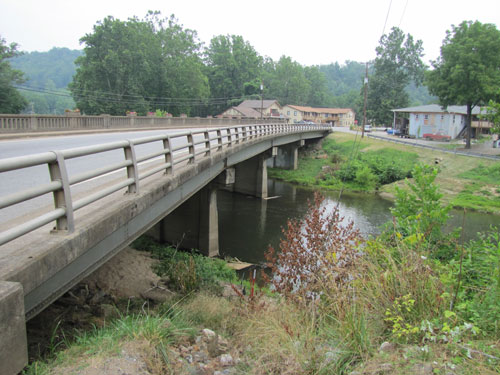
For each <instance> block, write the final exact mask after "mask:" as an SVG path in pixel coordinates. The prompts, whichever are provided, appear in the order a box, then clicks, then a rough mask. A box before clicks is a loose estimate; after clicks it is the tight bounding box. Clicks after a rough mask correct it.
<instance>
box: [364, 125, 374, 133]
mask: <svg viewBox="0 0 500 375" xmlns="http://www.w3.org/2000/svg"><path fill="white" fill-rule="evenodd" d="M371 131H372V126H371V125H365V133H369V132H371Z"/></svg>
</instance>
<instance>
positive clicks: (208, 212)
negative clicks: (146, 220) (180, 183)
mask: <svg viewBox="0 0 500 375" xmlns="http://www.w3.org/2000/svg"><path fill="white" fill-rule="evenodd" d="M150 233H151V234H152V235H153V236H154V237H156V238H157V239H158V240H159V241H160V242H165V243H171V244H173V245H174V246H177V245H178V246H179V248H182V249H197V250H199V251H200V252H201V253H202V254H204V255H206V256H209V257H214V256H217V255H219V219H218V214H217V188H216V187H215V186H212V185H209V186H206V187H204V188H203V189H201V190H200V191H199V192H197V193H196V194H195V195H193V196H192V197H191V198H190V199H188V200H187V201H186V202H184V203H183V204H182V205H180V206H179V207H178V208H176V209H175V210H174V211H173V212H172V213H170V214H169V215H168V216H166V217H165V218H164V219H163V220H161V221H160V222H159V223H158V224H157V227H156V228H154V229H153V231H152V232H150Z"/></svg>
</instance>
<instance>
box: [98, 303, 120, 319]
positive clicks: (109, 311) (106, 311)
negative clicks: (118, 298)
mask: <svg viewBox="0 0 500 375" xmlns="http://www.w3.org/2000/svg"><path fill="white" fill-rule="evenodd" d="M100 308H101V314H102V316H103V317H104V318H105V319H109V318H117V317H118V315H119V314H118V310H117V309H116V307H115V306H113V305H109V304H107V303H103V304H102V305H101V306H100Z"/></svg>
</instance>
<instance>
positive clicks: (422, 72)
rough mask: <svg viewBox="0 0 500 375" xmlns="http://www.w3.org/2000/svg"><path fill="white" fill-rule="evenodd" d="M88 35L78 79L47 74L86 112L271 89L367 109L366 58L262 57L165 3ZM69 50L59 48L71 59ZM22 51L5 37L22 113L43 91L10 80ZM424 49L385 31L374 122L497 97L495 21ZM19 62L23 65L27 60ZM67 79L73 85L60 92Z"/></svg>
mask: <svg viewBox="0 0 500 375" xmlns="http://www.w3.org/2000/svg"><path fill="white" fill-rule="evenodd" d="M80 41H81V43H82V44H84V46H85V47H84V50H83V53H78V54H79V56H78V57H77V58H76V60H74V55H72V56H73V61H74V65H73V66H72V68H73V69H75V67H76V70H71V69H63V68H61V69H56V70H57V71H59V72H60V73H61V74H62V75H65V77H68V73H69V72H72V71H74V72H75V73H74V75H73V76H72V80H71V82H69V79H68V78H66V80H65V79H64V78H63V79H60V78H61V77H59V79H56V78H54V79H53V80H46V81H45V83H44V90H45V91H44V92H45V93H47V92H48V93H51V94H52V95H56V96H59V97H64V96H66V98H65V99H66V100H71V99H73V100H74V102H75V103H76V104H75V105H76V106H77V107H78V108H79V109H80V110H81V111H82V112H83V113H86V114H101V113H108V114H111V115H123V114H125V113H127V112H128V111H130V112H136V113H138V114H145V113H146V112H149V111H156V110H161V111H164V112H168V113H171V114H173V115H179V114H181V113H185V114H187V115H189V116H207V115H217V114H219V113H221V112H222V111H223V110H225V109H227V108H228V107H229V106H231V105H237V104H239V103H240V102H241V101H242V100H244V99H260V98H261V96H263V97H264V98H265V99H277V100H278V101H279V102H280V104H282V105H286V104H295V105H308V106H314V107H344V108H346V107H348V108H353V109H354V110H355V112H356V114H357V117H358V119H359V118H362V114H363V113H362V112H363V110H362V109H363V90H364V86H363V82H364V75H365V68H366V67H365V64H362V63H359V62H354V61H347V62H346V63H345V64H344V65H339V64H338V63H333V64H329V65H318V66H302V65H301V64H299V63H298V62H296V61H294V60H293V59H292V58H291V57H288V56H282V57H281V58H279V59H278V60H273V59H271V58H269V57H263V56H261V55H260V54H259V53H258V52H257V51H256V50H255V49H254V47H253V46H252V45H251V44H250V43H249V42H248V41H245V40H244V39H243V37H241V36H238V35H219V36H215V37H214V38H212V40H211V41H210V43H209V45H208V46H204V45H203V44H202V43H201V42H200V40H199V39H198V36H197V33H196V31H194V30H191V29H187V28H184V27H183V26H182V25H181V24H179V22H178V20H177V19H176V18H175V17H174V16H173V15H172V16H171V17H168V18H163V17H162V16H161V14H160V13H159V12H149V13H148V14H147V15H146V17H144V18H143V19H139V18H137V17H133V18H129V19H128V20H126V21H122V20H119V19H115V18H113V17H107V18H105V19H104V20H102V21H98V22H97V23H96V24H95V25H94V28H93V31H92V32H91V33H89V34H86V35H85V36H83V37H82V38H81V40H80ZM68 51H69V50H65V49H55V50H53V51H51V53H53V54H58V55H59V56H63V57H64V58H65V59H71V57H69V56H71V53H68ZM69 52H71V51H69ZM18 55H19V53H18V52H17V46H16V45H15V44H11V45H10V46H7V45H6V44H5V41H4V40H2V39H1V38H0V85H2V87H4V86H5V87H6V89H2V90H0V92H1V93H2V97H0V112H3V113H8V112H11V113H12V112H19V111H20V110H22V109H23V108H25V107H26V104H27V101H26V99H25V97H26V96H28V95H35V93H31V94H26V93H25V94H24V95H25V97H23V96H20V95H18V93H17V91H16V90H14V89H13V88H12V84H17V85H19V84H21V83H23V82H24V80H25V77H24V76H23V74H22V73H21V72H20V71H19V70H17V69H13V68H12V67H11V66H10V65H9V63H10V61H13V62H15V61H16V59H14V60H13V57H16V56H18ZM30 55H31V54H30ZM31 57H32V58H34V57H36V56H31ZM422 57H423V44H422V41H420V40H414V39H413V37H412V36H411V35H410V34H405V33H404V32H403V31H402V30H401V29H399V28H393V29H391V31H390V32H389V33H387V34H385V35H383V36H382V37H381V39H380V41H379V45H378V46H377V48H376V58H375V59H374V60H373V61H371V62H369V63H368V67H367V69H368V84H367V85H368V86H367V91H368V95H367V98H368V100H367V119H368V121H369V122H370V123H373V124H376V125H390V124H391V123H392V112H391V109H394V108H402V107H407V106H409V105H410V104H411V105H420V104H429V103H435V102H438V103H440V104H442V105H450V104H456V105H467V107H468V109H469V111H468V112H469V113H470V110H471V109H472V108H473V107H474V106H477V105H484V104H487V103H488V102H489V101H490V100H493V103H496V102H498V101H499V99H500V98H499V96H500V95H499V93H498V87H499V86H500V31H498V30H497V29H496V27H495V26H494V25H492V24H484V25H483V24H481V23H480V22H478V21H476V22H471V21H464V22H462V23H461V24H460V25H458V26H454V25H452V28H451V30H449V31H448V32H447V36H446V38H445V40H444V41H443V46H442V48H441V55H440V56H439V57H438V58H437V59H436V60H435V61H432V69H429V67H427V66H426V65H425V64H424V63H423V62H422ZM17 59H20V58H19V57H18V58H17ZM27 60H29V59H27ZM63 60H64V59H63V58H61V59H60V61H63ZM14 65H15V64H14ZM27 65H29V64H24V70H25V71H26V70H27V69H26V66H27ZM40 65H41V66H43V64H40ZM17 68H19V69H23V64H22V63H21V62H20V61H18V64H17ZM54 68H57V66H53V67H46V68H43V69H40V68H39V71H38V72H32V71H31V72H29V77H30V80H31V81H32V82H34V83H38V84H39V85H40V86H41V85H42V84H41V83H40V77H43V76H44V74H43V72H45V74H46V75H47V74H49V73H51V72H53V71H54ZM53 76H54V75H53V74H52V76H51V77H53ZM68 82H69V84H68ZM64 84H68V87H69V90H70V94H69V93H68V92H66V94H61V93H59V92H58V91H57V90H58V89H59V88H60V87H61V86H63V85H64ZM7 86H8V87H7ZM7 89H8V90H11V91H7ZM12 90H13V91H12ZM51 90H52V91H51ZM7 93H11V94H7ZM429 93H430V94H432V95H435V96H434V97H433V96H431V95H430V94H429ZM410 94H411V95H412V96H410ZM70 96H71V98H70ZM28 98H29V96H28ZM33 100H34V99H33V96H32V97H31V100H30V101H33ZM69 103H72V102H70V101H68V102H67V103H66V104H69ZM54 105H55V104H54V103H52V106H51V104H50V103H47V105H46V106H45V107H44V110H45V111H47V110H48V111H51V110H52V109H53V107H54ZM492 108H494V106H493V107H492ZM469 122H470V116H469Z"/></svg>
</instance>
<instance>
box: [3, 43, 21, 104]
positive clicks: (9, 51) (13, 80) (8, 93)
mask: <svg viewBox="0 0 500 375" xmlns="http://www.w3.org/2000/svg"><path fill="white" fill-rule="evenodd" d="M18 55H19V52H17V44H16V43H11V44H10V45H7V44H6V42H5V39H2V38H1V37H0V113H19V112H21V111H22V110H23V108H24V107H25V106H26V104H27V102H26V99H24V98H23V97H22V95H21V94H20V93H19V92H18V91H17V90H16V89H15V88H14V87H13V85H15V84H20V83H23V82H24V80H25V77H24V75H23V73H22V72H21V71H19V70H16V69H12V67H11V63H10V59H11V58H12V57H14V56H18Z"/></svg>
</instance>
